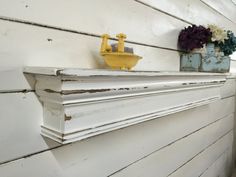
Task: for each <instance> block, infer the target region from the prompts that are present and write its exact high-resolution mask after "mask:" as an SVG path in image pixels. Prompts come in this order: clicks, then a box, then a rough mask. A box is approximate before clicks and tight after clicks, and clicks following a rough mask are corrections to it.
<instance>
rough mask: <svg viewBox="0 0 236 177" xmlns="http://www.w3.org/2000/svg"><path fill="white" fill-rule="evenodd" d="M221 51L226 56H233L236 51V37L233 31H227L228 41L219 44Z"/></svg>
mask: <svg viewBox="0 0 236 177" xmlns="http://www.w3.org/2000/svg"><path fill="white" fill-rule="evenodd" d="M218 46H219V48H220V51H222V52H224V55H225V56H229V55H231V54H232V53H233V52H234V51H236V37H235V36H234V33H233V32H232V31H227V39H225V40H224V42H221V43H219V44H218Z"/></svg>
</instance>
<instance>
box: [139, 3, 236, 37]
mask: <svg viewBox="0 0 236 177" xmlns="http://www.w3.org/2000/svg"><path fill="white" fill-rule="evenodd" d="M136 1H137V2H141V3H144V4H146V5H148V6H150V7H152V8H154V9H158V10H161V11H163V12H166V13H169V14H171V15H173V16H175V17H178V18H180V19H183V20H186V21H188V22H190V23H193V24H197V25H207V24H216V25H218V26H220V27H223V28H225V29H226V30H232V31H234V32H235V33H236V28H235V27H236V24H235V23H233V22H232V21H230V20H229V19H227V18H225V17H224V16H223V15H221V14H220V13H218V12H217V11H215V10H214V9H212V8H211V7H209V6H208V5H206V4H205V3H203V2H201V1H199V0H191V1H189V0H181V1H172V0H136ZM219 4H220V3H219Z"/></svg>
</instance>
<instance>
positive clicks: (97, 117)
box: [24, 67, 227, 144]
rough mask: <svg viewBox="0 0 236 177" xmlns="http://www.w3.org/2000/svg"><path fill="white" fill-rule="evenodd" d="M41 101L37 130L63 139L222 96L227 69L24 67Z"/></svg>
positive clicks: (173, 111) (99, 132)
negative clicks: (158, 70) (40, 113)
mask: <svg viewBox="0 0 236 177" xmlns="http://www.w3.org/2000/svg"><path fill="white" fill-rule="evenodd" d="M24 73H25V74H31V75H34V77H35V79H36V84H35V90H36V94H37V95H38V97H39V99H40V100H41V101H42V102H43V108H44V109H43V110H44V118H43V125H42V126H41V127H42V129H41V134H42V135H44V136H46V137H49V138H51V139H53V140H55V141H57V142H60V143H63V144H66V143H70V142H75V141H78V140H82V139H85V138H88V137H92V136H95V135H98V134H101V133H105V132H109V131H113V130H116V129H120V128H123V127H127V126H130V125H134V124H138V123H141V122H144V121H148V120H152V119H156V118H159V117H163V116H166V115H169V114H173V113H177V112H179V111H183V110H187V109H191V108H194V107H197V106H201V105H206V104H209V103H211V102H213V101H216V100H218V99H220V98H221V94H220V87H221V86H222V85H223V84H224V83H225V81H226V77H227V75H226V74H217V73H186V72H154V71H114V70H95V69H76V68H52V67H50V68H49V67H25V68H24Z"/></svg>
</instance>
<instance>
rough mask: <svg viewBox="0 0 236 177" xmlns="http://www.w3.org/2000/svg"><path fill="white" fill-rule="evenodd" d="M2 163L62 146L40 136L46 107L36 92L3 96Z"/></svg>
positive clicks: (0, 100)
mask: <svg viewBox="0 0 236 177" xmlns="http://www.w3.org/2000/svg"><path fill="white" fill-rule="evenodd" d="M0 105H1V107H0V112H1V116H0V149H1V151H0V163H1V162H4V161H9V160H12V159H15V158H19V157H22V156H25V155H29V154H32V153H36V152H39V151H42V150H45V149H48V148H52V147H55V146H58V145H59V144H57V143H55V142H53V141H51V140H49V139H47V138H43V137H42V136H41V135H40V125H41V124H42V119H43V115H42V106H41V103H40V102H39V101H38V98H37V96H36V95H35V94H34V93H26V94H24V93H11V94H0Z"/></svg>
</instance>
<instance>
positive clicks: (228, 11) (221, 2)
mask: <svg viewBox="0 0 236 177" xmlns="http://www.w3.org/2000/svg"><path fill="white" fill-rule="evenodd" d="M201 1H202V2H204V3H206V4H207V5H209V6H210V7H212V8H213V9H215V10H216V11H218V12H219V13H221V14H222V15H224V16H225V17H226V18H228V19H230V20H232V21H233V22H234V23H236V2H235V0H218V1H215V0H201Z"/></svg>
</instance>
